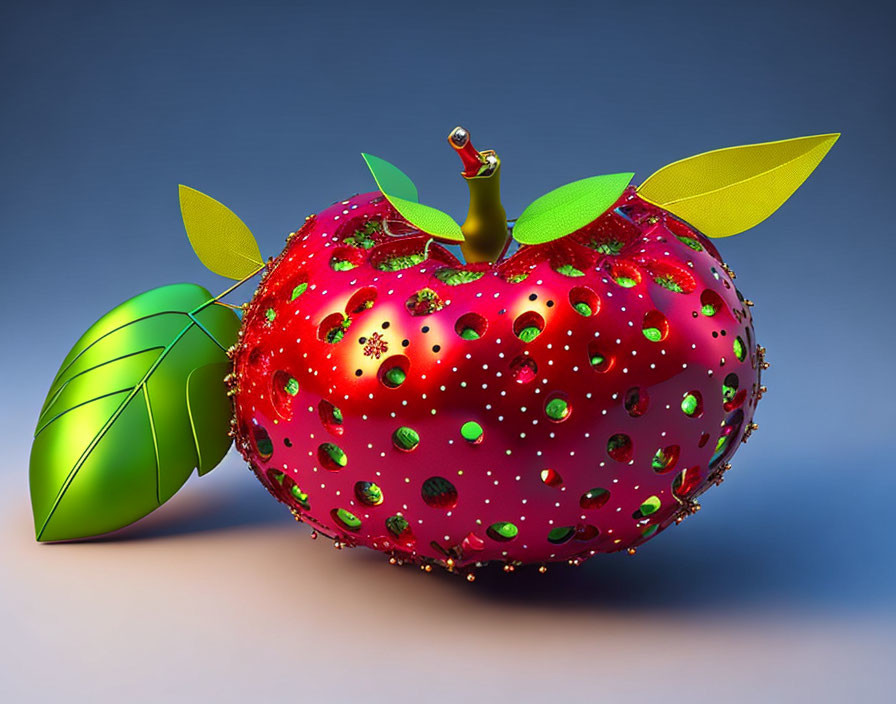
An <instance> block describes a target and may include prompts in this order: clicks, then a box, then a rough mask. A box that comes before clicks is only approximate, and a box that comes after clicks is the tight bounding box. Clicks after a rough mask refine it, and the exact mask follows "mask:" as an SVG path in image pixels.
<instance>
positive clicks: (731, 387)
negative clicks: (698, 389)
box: [722, 372, 740, 410]
mask: <svg viewBox="0 0 896 704" xmlns="http://www.w3.org/2000/svg"><path fill="white" fill-rule="evenodd" d="M738 387H740V379H738V378H737V374H734V373H733V372H732V373H731V374H729V375H728V376H726V377H725V380H724V381H723V382H722V401H723V403H726V404H728V403H731V402H732V401H734V398H735V397H736V396H737V389H738ZM728 410H730V409H728Z"/></svg>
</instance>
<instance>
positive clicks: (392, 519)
mask: <svg viewBox="0 0 896 704" xmlns="http://www.w3.org/2000/svg"><path fill="white" fill-rule="evenodd" d="M386 529H387V530H388V531H389V532H390V533H391V534H392V535H394V536H395V537H396V538H400V537H401V536H402V534H403V533H404V532H405V531H406V530H407V529H408V522H407V520H406V519H405V518H404V516H389V518H387V519H386Z"/></svg>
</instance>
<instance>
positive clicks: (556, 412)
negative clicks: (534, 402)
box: [544, 392, 572, 423]
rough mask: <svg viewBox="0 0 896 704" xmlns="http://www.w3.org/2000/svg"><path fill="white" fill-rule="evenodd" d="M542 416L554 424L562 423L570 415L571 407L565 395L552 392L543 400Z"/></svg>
mask: <svg viewBox="0 0 896 704" xmlns="http://www.w3.org/2000/svg"><path fill="white" fill-rule="evenodd" d="M544 414H545V415H546V416H547V417H548V420H550V421H552V422H554V423H562V422H563V421H565V420H566V419H567V418H569V416H570V415H571V414H572V405H571V404H570V403H569V398H568V397H567V395H566V394H564V393H560V392H554V393H552V394H551V395H550V396H548V397H547V399H545V404H544Z"/></svg>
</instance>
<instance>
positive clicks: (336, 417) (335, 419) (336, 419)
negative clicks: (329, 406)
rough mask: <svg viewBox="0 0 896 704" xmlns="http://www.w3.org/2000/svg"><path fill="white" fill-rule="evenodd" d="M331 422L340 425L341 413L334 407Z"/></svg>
mask: <svg viewBox="0 0 896 704" xmlns="http://www.w3.org/2000/svg"><path fill="white" fill-rule="evenodd" d="M333 422H334V423H342V411H340V410H339V409H338V408H336V406H333Z"/></svg>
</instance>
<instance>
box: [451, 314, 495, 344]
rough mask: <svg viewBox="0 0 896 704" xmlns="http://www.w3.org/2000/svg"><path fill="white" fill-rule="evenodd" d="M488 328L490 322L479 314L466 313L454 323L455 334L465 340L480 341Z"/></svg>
mask: <svg viewBox="0 0 896 704" xmlns="http://www.w3.org/2000/svg"><path fill="white" fill-rule="evenodd" d="M487 328H488V321H487V320H486V319H485V318H484V317H483V316H481V315H479V313H464V314H463V315H462V316H460V317H459V318H458V319H457V322H455V323H454V332H456V333H457V334H458V336H460V337H462V338H463V339H464V340H478V339H479V338H480V337H483V336H485V331H486V329H487Z"/></svg>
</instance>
